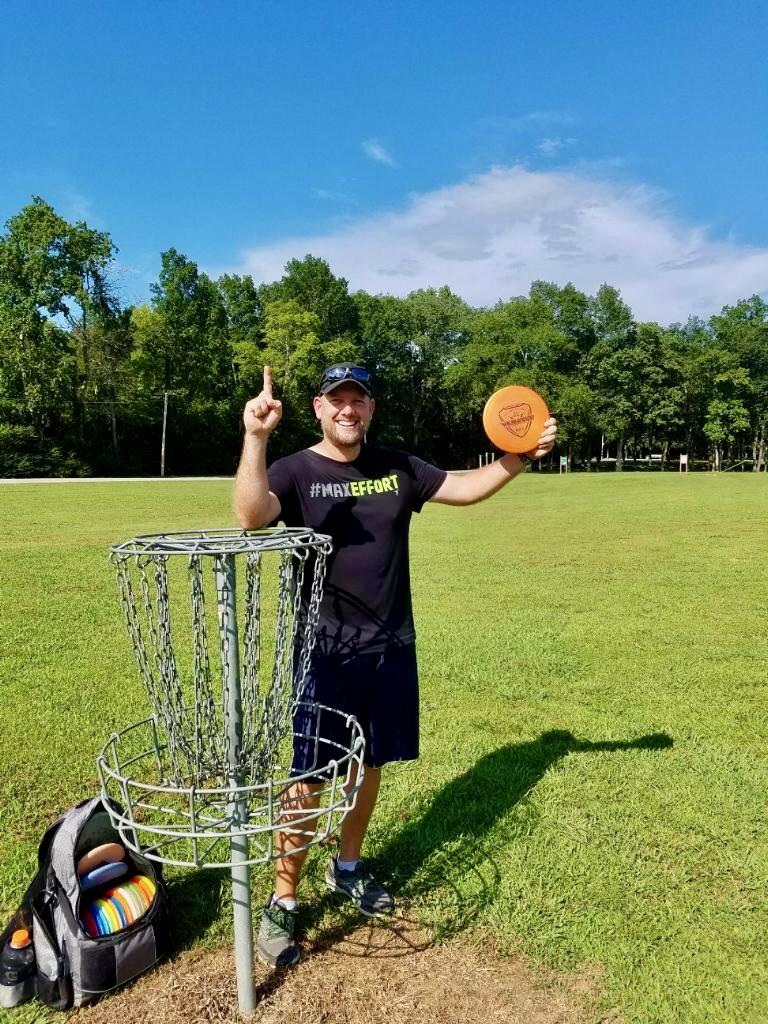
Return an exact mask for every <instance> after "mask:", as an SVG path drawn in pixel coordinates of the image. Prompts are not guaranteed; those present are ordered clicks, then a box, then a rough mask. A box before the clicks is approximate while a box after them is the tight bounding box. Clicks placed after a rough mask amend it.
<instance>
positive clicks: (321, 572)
mask: <svg viewBox="0 0 768 1024" xmlns="http://www.w3.org/2000/svg"><path fill="white" fill-rule="evenodd" d="M330 553H331V545H330V544H324V545H322V546H318V547H317V548H316V549H315V565H314V571H313V574H312V588H311V590H310V595H309V604H308V605H307V609H306V617H305V621H304V635H303V644H302V648H301V653H300V654H298V657H297V664H296V667H295V674H294V679H293V699H292V701H291V714H293V712H294V711H295V710H296V705H297V704H298V703H299V702H300V701H301V699H302V697H303V694H304V687H305V685H306V682H307V672H308V671H309V663H310V661H311V659H312V651H313V650H314V647H315V629H316V627H317V620H318V618H319V615H320V602H321V601H322V599H323V583H324V581H325V567H326V562H327V559H328V555H329V554H330Z"/></svg>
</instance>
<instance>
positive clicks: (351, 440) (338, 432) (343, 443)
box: [323, 420, 365, 448]
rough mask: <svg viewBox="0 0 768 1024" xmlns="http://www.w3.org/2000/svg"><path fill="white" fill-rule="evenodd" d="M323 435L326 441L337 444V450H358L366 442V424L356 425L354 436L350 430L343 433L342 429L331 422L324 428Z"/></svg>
mask: <svg viewBox="0 0 768 1024" xmlns="http://www.w3.org/2000/svg"><path fill="white" fill-rule="evenodd" d="M323 433H324V434H325V437H326V439H327V440H328V441H330V442H331V443H332V444H335V445H336V447H337V448H357V447H358V445H361V444H362V443H363V441H364V440H365V424H364V423H360V424H356V425H355V429H354V436H353V431H352V430H350V429H349V428H348V429H347V430H344V431H343V432H342V429H341V428H339V427H338V425H337V424H336V423H334V421H333V420H331V421H330V422H328V423H327V424H325V425H324V426H323Z"/></svg>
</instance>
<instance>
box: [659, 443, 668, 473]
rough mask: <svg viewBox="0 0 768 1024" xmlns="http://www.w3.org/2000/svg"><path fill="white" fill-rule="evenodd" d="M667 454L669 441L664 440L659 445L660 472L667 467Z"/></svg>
mask: <svg viewBox="0 0 768 1024" xmlns="http://www.w3.org/2000/svg"><path fill="white" fill-rule="evenodd" d="M668 455H669V441H665V442H664V444H663V445H662V446H661V472H662V473H663V472H664V470H665V469H666V468H667V456H668Z"/></svg>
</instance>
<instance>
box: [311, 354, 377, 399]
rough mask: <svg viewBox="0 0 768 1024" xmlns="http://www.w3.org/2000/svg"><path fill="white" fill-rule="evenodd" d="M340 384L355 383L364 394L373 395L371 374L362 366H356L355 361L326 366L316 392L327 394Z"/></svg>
mask: <svg viewBox="0 0 768 1024" xmlns="http://www.w3.org/2000/svg"><path fill="white" fill-rule="evenodd" d="M341 384H357V386H358V387H359V388H361V389H362V390H363V391H364V392H365V393H366V395H368V396H369V397H370V398H372V397H373V383H372V381H371V375H370V373H369V372H368V371H367V370H366V369H365V367H364V366H358V365H357V364H356V363H334V364H333V366H328V367H326V369H325V370H323V375H322V377H321V378H320V384H319V386H318V389H317V392H318V394H319V395H327V394H328V392H329V391H333V389H334V388H337V387H339V386H340V385H341Z"/></svg>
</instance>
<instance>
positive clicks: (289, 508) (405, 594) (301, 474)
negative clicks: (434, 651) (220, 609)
mask: <svg viewBox="0 0 768 1024" xmlns="http://www.w3.org/2000/svg"><path fill="white" fill-rule="evenodd" d="M446 476H447V474H446V472H445V470H442V469H437V467H435V466H431V465H429V463H427V462H422V460H421V459H417V458H416V456H414V455H408V454H406V453H405V452H398V451H390V450H389V449H387V448H377V447H375V446H374V445H368V444H366V445H363V447H362V448H361V450H360V454H359V455H358V457H357V458H356V459H354V460H353V461H352V462H337V461H336V460H335V459H330V458H328V457H327V456H326V455H320V454H319V453H318V452H313V451H311V450H309V449H306V450H304V451H301V452H296V454H295V455H288V456H286V458H284V459H278V460H277V462H274V463H273V464H272V465H271V466H270V467H269V470H268V477H269V488H270V490H271V491H272V492H273V493H274V494H276V495H277V497H278V498H279V499H280V505H281V508H282V512H281V514H280V518H281V519H282V520H283V522H284V523H285V525H286V526H308V527H310V528H311V529H313V530H316V531H317V532H318V533H325V534H328V535H330V537H331V539H332V540H333V553H332V554H331V556H330V557H329V559H328V566H327V571H326V576H325V587H324V591H323V601H322V604H321V606H320V619H319V623H318V631H317V636H318V646H319V649H320V650H321V651H323V652H325V653H327V654H338V655H342V656H347V655H350V654H358V653H360V654H364V653H365V654H367V653H373V652H377V651H384V650H386V649H387V648H388V647H391V646H393V645H398V646H399V645H402V644H405V643H412V642H413V640H414V639H415V632H414V628H413V613H412V611H411V582H410V572H409V565H408V528H409V526H410V522H411V514H412V513H413V512H420V511H421V508H422V505H423V504H424V502H425V501H428V500H429V499H430V498H431V497H432V496H433V494H435V492H436V491H437V490H438V489H439V488H440V486H441V485H442V483H443V481H444V480H445V478H446ZM310 575H311V574H310V573H306V575H305V582H306V581H307V580H308V578H309V576H310Z"/></svg>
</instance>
